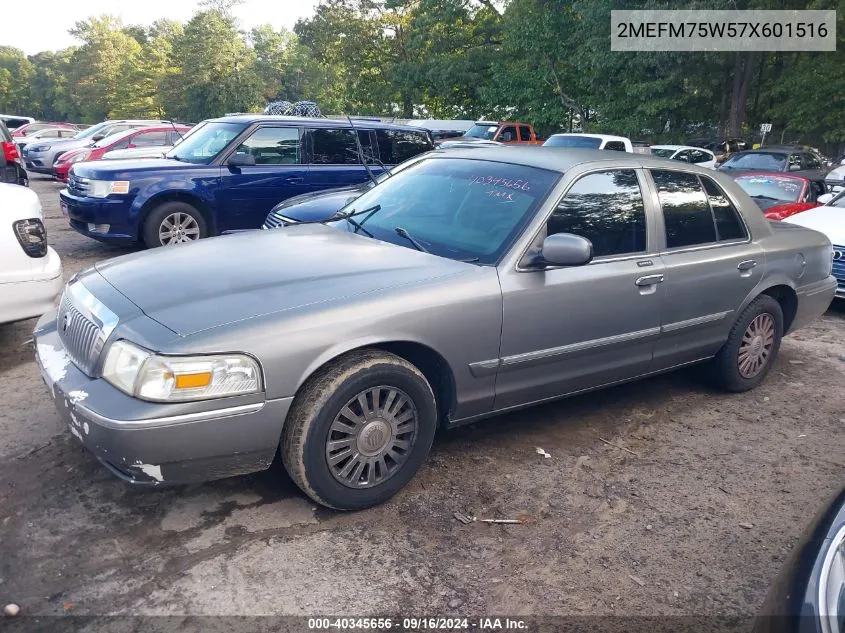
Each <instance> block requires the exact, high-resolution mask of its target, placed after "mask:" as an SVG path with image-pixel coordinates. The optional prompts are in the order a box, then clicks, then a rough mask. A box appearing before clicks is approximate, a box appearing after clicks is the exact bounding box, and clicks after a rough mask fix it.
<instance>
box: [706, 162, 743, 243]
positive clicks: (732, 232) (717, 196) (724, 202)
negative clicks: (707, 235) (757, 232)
mask: <svg viewBox="0 0 845 633" xmlns="http://www.w3.org/2000/svg"><path fill="white" fill-rule="evenodd" d="M701 182H702V183H703V184H704V190H705V191H706V192H707V198H708V200H709V201H710V208H711V209H712V210H713V218H714V219H715V220H716V234H717V237H718V239H719V241H720V242H724V241H726V240H742V239H745V238H746V237H748V233H747V232H746V230H745V225H744V224H743V223H742V220H741V219H740V217H739V213H737V210H736V209H735V208H734V206H733V205H732V204H731V201H730V200H729V199H728V196H727V195H725V192H724V191H722V189H721V188H720V187H719V185H717V184H716V183H715V182H713V181H712V180H710V179H709V178H705V177H702V178H701Z"/></svg>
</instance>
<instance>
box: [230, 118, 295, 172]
mask: <svg viewBox="0 0 845 633" xmlns="http://www.w3.org/2000/svg"><path fill="white" fill-rule="evenodd" d="M235 152H237V153H239V154H240V153H243V154H252V156H254V157H255V164H256V165H296V164H298V163H299V128H295V127H261V128H258V129H257V130H255V132H253V133H252V135H251V136H250V137H249V138H247V139H246V140H245V141H244V142H243V143H241V144H240V145H239V146H238V148H237V149H236V150H235Z"/></svg>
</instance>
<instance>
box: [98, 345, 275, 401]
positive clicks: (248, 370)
mask: <svg viewBox="0 0 845 633" xmlns="http://www.w3.org/2000/svg"><path fill="white" fill-rule="evenodd" d="M103 378H104V379H105V380H107V381H108V382H109V383H111V384H112V385H114V386H115V387H117V388H118V389H120V390H121V391H123V392H125V393H127V394H129V395H130V396H133V397H135V398H139V399H141V400H149V401H151V402H184V401H188V400H208V399H211V398H224V397H226V396H234V395H238V394H244V393H257V392H259V391H261V369H260V367H259V366H258V363H257V362H256V361H255V360H254V359H252V358H250V357H249V356H246V355H244V354H215V355H210V356H159V355H157V354H153V353H151V352H148V351H147V350H145V349H141V348H140V347H138V346H137V345H133V344H132V343H129V342H128V341H116V342H115V343H113V344H112V346H111V347H110V348H109V351H108V354H107V355H106V362H105V364H104V366H103Z"/></svg>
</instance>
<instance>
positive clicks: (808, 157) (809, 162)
mask: <svg viewBox="0 0 845 633" xmlns="http://www.w3.org/2000/svg"><path fill="white" fill-rule="evenodd" d="M802 158H803V159H804V161H803V163H804V166H803V169H821V168H822V164H821V163H820V162H819V161H818V159H817V158H816V157H815V156H813V155H812V154H802Z"/></svg>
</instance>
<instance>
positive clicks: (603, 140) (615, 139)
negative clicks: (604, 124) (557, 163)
mask: <svg viewBox="0 0 845 633" xmlns="http://www.w3.org/2000/svg"><path fill="white" fill-rule="evenodd" d="M543 147H580V148H584V149H610V150H616V151H617V152H633V151H634V146H633V145H632V144H631V139H629V138H627V137H625V136H613V135H611V134H580V133H578V134H576V133H574V132H564V133H562V134H552V135H551V136H550V137H549V138H548V139H546V142H545V143H543Z"/></svg>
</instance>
